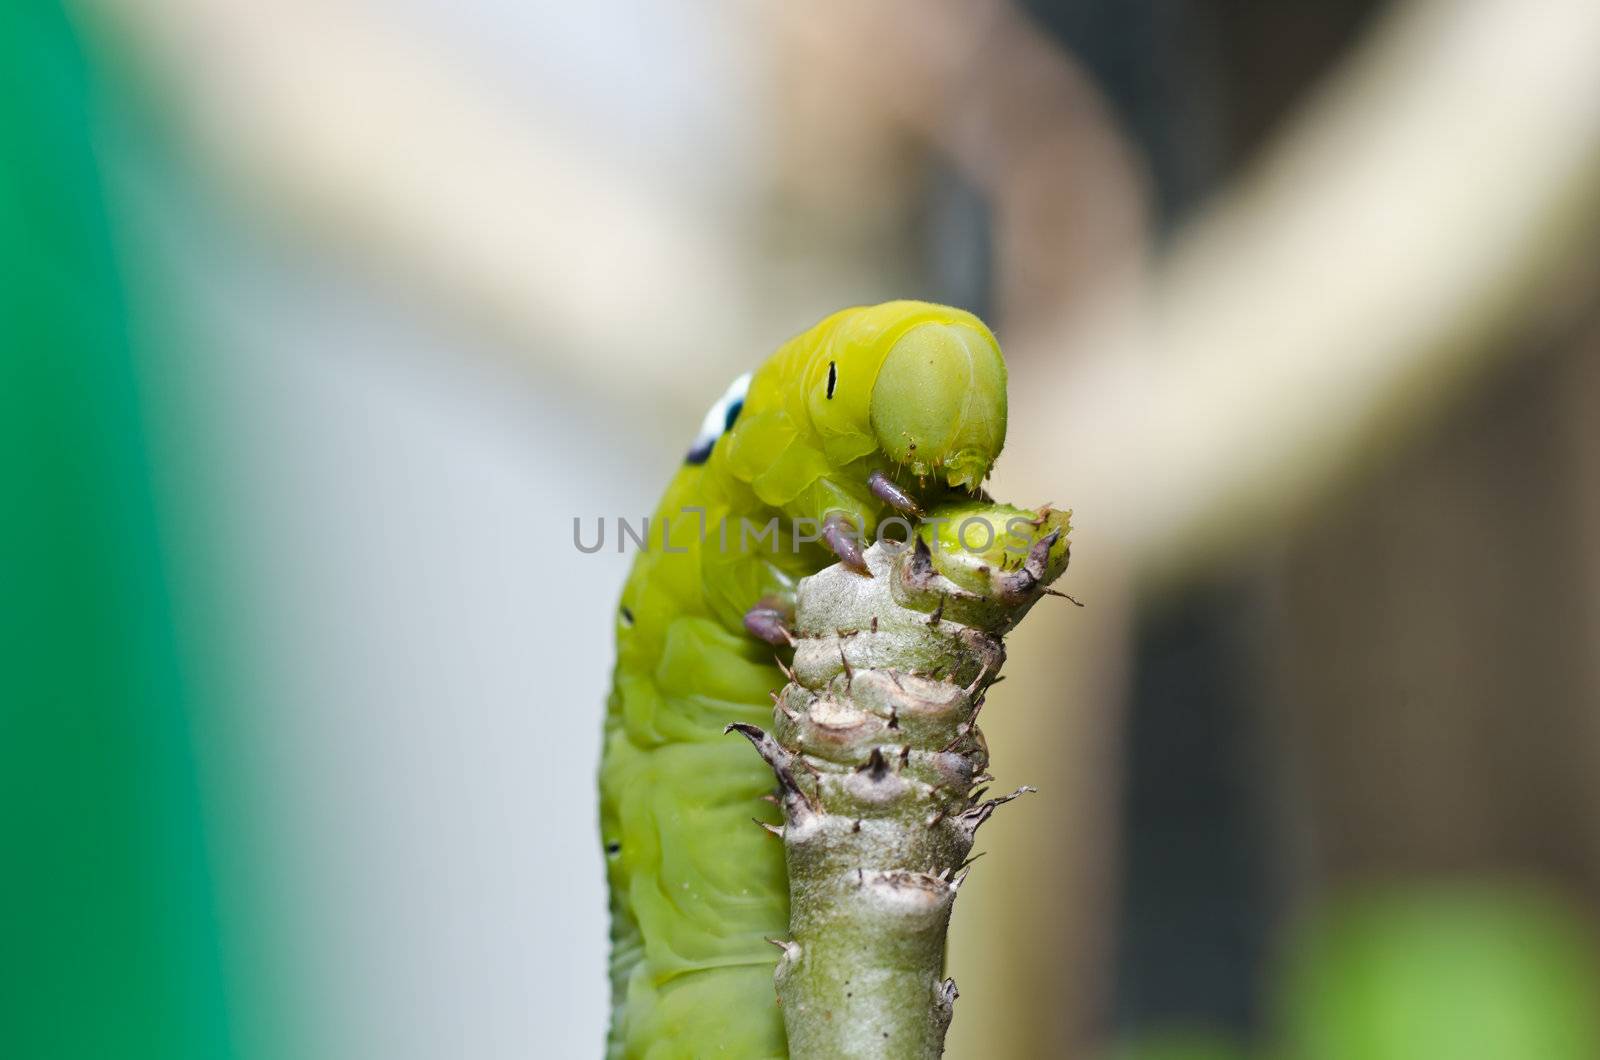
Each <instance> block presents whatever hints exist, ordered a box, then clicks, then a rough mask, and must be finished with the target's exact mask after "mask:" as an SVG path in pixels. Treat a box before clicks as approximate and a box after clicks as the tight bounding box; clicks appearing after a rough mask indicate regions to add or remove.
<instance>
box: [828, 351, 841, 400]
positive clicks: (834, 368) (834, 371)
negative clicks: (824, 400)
mask: <svg viewBox="0 0 1600 1060" xmlns="http://www.w3.org/2000/svg"><path fill="white" fill-rule="evenodd" d="M838 385H839V368H838V365H837V363H836V362H834V361H829V362H828V400H829V401H832V400H833V388H834V387H836V386H838Z"/></svg>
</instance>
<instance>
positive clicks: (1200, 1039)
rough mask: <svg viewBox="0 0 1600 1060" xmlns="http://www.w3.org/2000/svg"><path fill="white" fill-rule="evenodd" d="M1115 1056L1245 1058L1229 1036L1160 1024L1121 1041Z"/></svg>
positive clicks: (1132, 1059) (1123, 1059) (1142, 1059)
mask: <svg viewBox="0 0 1600 1060" xmlns="http://www.w3.org/2000/svg"><path fill="white" fill-rule="evenodd" d="M1112 1055H1113V1056H1114V1057H1115V1060H1245V1057H1246V1055H1247V1054H1246V1053H1245V1051H1244V1049H1243V1048H1242V1047H1241V1046H1240V1045H1239V1043H1238V1042H1237V1041H1235V1040H1234V1039H1233V1038H1232V1037H1231V1036H1229V1035H1227V1034H1224V1033H1222V1032H1221V1031H1216V1030H1211V1029H1209V1028H1203V1027H1162V1028H1158V1029H1155V1030H1150V1031H1145V1032H1142V1033H1140V1034H1138V1035H1136V1036H1134V1037H1132V1038H1129V1039H1128V1040H1126V1041H1124V1042H1123V1043H1121V1044H1120V1045H1119V1046H1118V1047H1117V1049H1116V1051H1115V1052H1114V1053H1113V1054H1112Z"/></svg>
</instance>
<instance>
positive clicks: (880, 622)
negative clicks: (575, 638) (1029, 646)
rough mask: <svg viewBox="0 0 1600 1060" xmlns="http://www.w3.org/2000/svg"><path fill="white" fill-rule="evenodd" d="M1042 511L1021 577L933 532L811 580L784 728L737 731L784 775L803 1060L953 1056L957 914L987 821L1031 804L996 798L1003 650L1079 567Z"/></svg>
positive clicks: (792, 984)
mask: <svg viewBox="0 0 1600 1060" xmlns="http://www.w3.org/2000/svg"><path fill="white" fill-rule="evenodd" d="M964 511H966V512H973V511H976V512H979V513H981V515H980V517H981V518H984V519H986V520H988V521H989V522H991V524H999V523H1004V522H1005V521H1006V518H1007V516H1008V515H1010V516H1012V518H1013V519H1015V514H1014V513H1017V511H1018V510H1017V509H1010V508H1002V507H998V506H995V507H984V508H968V509H964ZM1022 514H1023V515H1025V516H1027V517H1028V520H1029V521H1028V523H1027V526H1028V528H1029V535H1030V536H1031V540H1029V541H1027V542H1026V543H1025V544H1024V545H1023V546H1022V548H1021V549H1020V550H1018V554H1016V555H1015V556H1013V557H1012V559H1011V561H1010V563H1009V564H1008V562H1007V560H1006V555H1005V554H1004V553H1002V552H1000V551H999V550H998V548H995V549H990V550H989V551H988V552H986V553H973V552H965V551H961V552H941V551H934V552H930V549H929V548H928V543H929V541H933V542H934V544H935V549H936V550H937V547H938V544H939V538H938V535H937V534H934V535H931V536H930V535H929V534H928V532H927V528H926V527H923V528H920V529H919V533H918V537H917V539H916V546H915V547H914V548H907V547H903V546H902V547H900V548H899V549H892V548H891V547H889V546H886V545H885V544H882V543H880V544H877V545H874V546H873V547H872V548H871V549H869V550H867V552H866V562H867V566H868V569H869V570H870V571H871V573H872V575H873V576H872V577H870V578H865V577H862V576H860V575H859V574H856V573H853V572H851V571H849V570H846V569H845V568H844V567H843V566H841V565H836V566H833V567H830V568H828V569H827V570H824V571H821V572H820V573H818V574H816V575H814V576H813V577H811V578H808V579H805V580H804V581H802V582H801V584H800V587H799V593H798V599H797V608H796V634H795V637H796V645H795V659H794V670H793V674H792V680H791V681H790V683H789V684H788V686H787V687H786V688H785V689H784V690H783V692H782V694H781V695H780V696H779V699H778V703H777V707H776V709H775V711H774V722H775V724H774V730H773V733H771V734H768V733H765V732H762V731H761V730H760V729H759V728H756V727H755V726H752V725H738V726H731V727H730V728H733V729H737V730H738V731H739V732H741V733H743V734H744V735H745V736H746V737H748V738H749V739H750V741H751V742H752V743H753V744H754V745H755V747H756V749H757V751H758V752H760V754H761V755H762V757H763V758H765V759H766V760H767V762H768V763H769V764H770V765H771V766H772V768H773V771H774V773H775V774H776V775H777V778H778V787H779V794H780V801H781V804H782V806H783V811H784V821H785V824H784V827H783V829H782V835H783V841H784V847H785V851H786V855H787V859H788V867H789V894H790V921H789V923H790V932H791V939H790V940H789V941H786V942H779V943H778V944H779V945H781V946H782V948H783V951H784V952H783V956H782V957H781V958H780V960H779V963H778V968H777V972H776V976H775V978H776V983H777V991H778V998H779V1001H780V1003H781V1004H782V1005H783V1012H784V1024H785V1027H786V1028H787V1032H788V1038H789V1053H790V1056H791V1057H793V1058H795V1060H809V1058H814V1057H815V1058H820V1057H828V1058H835V1057H908V1058H910V1057H915V1058H922V1057H932V1058H936V1057H938V1056H940V1055H941V1054H942V1053H943V1050H944V1036H945V1030H946V1028H947V1027H948V1026H949V1024H950V1017H951V1012H952V1005H953V1003H954V1001H955V998H956V987H955V982H954V981H953V980H950V979H947V978H945V977H944V952H945V934H946V929H947V928H948V926H949V921H950V912H951V907H952V905H953V904H954V902H955V897H956V894H957V893H958V892H959V891H960V888H961V884H962V881H963V880H964V879H965V878H966V860H967V856H968V854H969V853H970V851H971V849H972V843H973V838H974V835H975V833H976V832H977V829H978V827H979V826H980V825H981V824H983V822H984V821H985V820H987V819H988V818H989V815H990V814H991V813H993V812H994V809H995V807H996V806H998V805H1000V804H1001V803H1004V802H1007V801H1009V800H1010V799H1012V798H1015V797H1016V795H1017V794H1021V792H1020V791H1018V792H1016V793H1013V794H1012V795H1006V796H1003V797H1000V798H992V799H984V798H983V796H984V793H985V790H986V789H985V788H984V787H983V785H984V784H985V783H986V782H987V781H988V780H990V779H991V778H989V777H988V775H987V774H986V773H985V769H986V767H987V765H988V751H987V748H986V747H985V745H984V741H983V736H982V734H981V733H980V732H979V731H978V728H977V726H976V719H977V716H978V712H979V710H981V709H982V706H983V700H984V694H985V692H986V690H987V688H988V686H989V685H990V684H991V683H993V682H994V680H995V679H996V677H997V676H998V672H999V669H1000V664H1001V663H1002V662H1003V660H1004V658H1005V650H1004V648H1003V646H1002V643H1001V637H1002V636H1003V634H1004V633H1005V632H1006V631H1007V630H1009V629H1010V628H1011V627H1012V626H1013V625H1014V624H1015V623H1016V621H1017V620H1018V619H1020V618H1021V617H1022V615H1023V614H1024V613H1025V612H1026V611H1027V610H1028V608H1030V607H1031V606H1032V605H1033V604H1034V603H1035V602H1036V601H1037V600H1038V599H1039V598H1040V597H1041V596H1042V595H1043V594H1044V593H1045V591H1046V588H1045V587H1046V585H1047V584H1048V583H1049V582H1050V581H1052V580H1054V578H1055V577H1057V576H1059V574H1060V573H1061V571H1062V570H1064V569H1065V567H1066V561H1067V548H1066V542H1065V536H1064V534H1065V529H1066V517H1065V515H1062V514H1057V513H1050V512H1048V511H1046V512H1044V513H1040V514H1038V515H1035V513H1031V512H1028V513H1022ZM1008 566H1009V567H1012V568H1014V569H1008ZM775 941H776V940H775Z"/></svg>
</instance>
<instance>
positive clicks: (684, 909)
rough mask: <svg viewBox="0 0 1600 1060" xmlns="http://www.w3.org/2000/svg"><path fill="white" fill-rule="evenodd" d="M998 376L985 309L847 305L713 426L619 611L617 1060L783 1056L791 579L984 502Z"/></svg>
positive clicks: (606, 816) (658, 516) (613, 721)
mask: <svg viewBox="0 0 1600 1060" xmlns="http://www.w3.org/2000/svg"><path fill="white" fill-rule="evenodd" d="M1005 383H1006V369H1005V363H1004V360H1003V359H1002V357H1001V355H1000V349H999V346H998V344H997V342H996V341H995V338H994V336H993V334H992V333H991V332H990V331H989V329H988V328H987V327H985V326H984V325H983V323H982V322H981V321H980V320H978V319H977V318H976V317H975V316H973V315H972V314H970V313H967V312H964V311H962V310H959V309H952V308H949V307H945V306H938V305H932V304H929V303H924V302H907V301H902V302H889V303H884V304H882V305H877V306H867V307H857V308H853V309H846V310H843V311H841V312H839V313H836V314H834V315H833V316H830V317H828V318H827V319H825V320H823V321H822V322H821V323H819V324H817V325H816V326H815V327H813V328H812V329H810V330H809V331H806V332H804V333H803V334H801V335H799V336H796V337H795V338H793V339H791V340H789V341H788V342H787V343H785V344H784V345H783V346H782V347H780V348H779V349H778V351H777V352H776V353H775V354H773V355H772V357H771V358H769V359H768V360H767V362H766V363H765V364H763V365H762V366H761V367H760V368H759V369H758V370H756V371H755V372H754V373H753V374H752V375H750V376H748V377H746V378H742V379H741V380H738V381H736V382H735V384H734V386H733V387H731V388H730V389H729V392H728V393H727V394H726V395H724V397H723V399H722V400H721V401H719V402H718V403H717V404H716V405H714V406H713V408H712V410H711V412H710V413H708V414H707V417H706V420H705V423H704V425H703V427H702V431H701V434H700V435H699V436H698V437H697V438H696V439H695V442H694V445H693V446H692V447H691V449H690V451H689V453H688V456H687V458H686V460H685V463H684V466H683V467H682V468H681V469H680V470H679V471H678V473H677V474H676V475H675V476H674V478H673V480H672V482H671V483H670V484H669V485H668V487H667V490H666V493H665V495H664V496H663V498H662V500H661V502H660V505H659V506H658V508H657V509H656V512H655V514H654V515H653V516H652V518H651V524H652V534H653V535H654V536H653V539H652V542H651V547H649V548H647V549H646V550H644V551H641V552H640V554H639V556H638V558H637V560H636V561H635V563H634V567H633V570H632V572H631V573H630V575H629V577H628V580H627V583H626V585H625V587H624V589H623V593H622V600H621V604H620V606H619V607H618V610H617V619H616V623H617V624H616V640H617V662H616V669H615V673H614V676H613V684H612V691H611V695H610V697H609V700H608V703H607V710H606V720H605V733H604V752H603V760H602V765H601V771H600V793H601V820H600V831H601V840H602V843H603V848H604V851H605V857H606V863H607V875H608V880H609V883H610V889H611V917H612V929H611V934H612V954H611V962H610V977H611V989H612V1017H611V1028H610V1034H609V1037H608V1042H607V1054H608V1056H609V1057H613V1058H618V1057H662V1058H667V1057H704V1056H731V1057H741V1058H746V1057H785V1056H787V1047H786V1044H785V1038H784V1029H783V1020H782V1016H781V1013H780V1012H779V1010H778V1007H777V1004H776V1001H775V997H774V990H773V969H774V966H775V965H776V963H777V957H778V953H777V951H776V950H774V949H773V947H772V946H770V945H769V944H768V941H767V940H768V939H770V938H773V937H777V936H781V935H782V934H783V933H784V932H785V931H786V930H787V924H788V880H787V876H786V873H785V865H784V852H783V845H782V843H780V842H779V841H777V840H776V839H774V838H773V837H772V836H771V835H768V834H767V833H766V831H764V830H763V829H761V828H758V827H756V826H755V825H753V824H752V823H751V819H752V818H755V819H756V821H757V822H758V823H764V824H768V825H773V826H775V825H777V824H778V823H779V822H780V821H781V815H780V814H779V812H778V809H777V807H776V806H774V805H772V804H771V802H770V801H763V797H764V796H766V797H768V798H769V799H770V797H771V794H772V792H773V775H772V773H771V771H770V770H768V769H767V768H766V767H765V765H764V764H763V763H762V762H761V761H760V760H759V759H758V758H756V757H755V756H753V755H751V754H750V753H749V749H748V748H747V747H744V746H742V744H741V742H740V741H737V740H729V739H728V738H726V737H725V736H724V735H723V732H724V727H725V726H727V725H729V724H730V723H738V724H744V725H763V724H767V723H769V720H770V715H771V710H772V694H773V693H774V691H775V690H776V689H778V688H780V687H781V686H782V685H783V684H784V677H783V675H782V670H781V669H780V665H781V656H782V655H784V654H787V653H788V648H787V647H786V646H785V645H786V644H787V642H788V637H789V634H788V631H787V629H786V627H785V622H786V621H787V620H788V616H789V615H790V614H792V609H793V600H794V590H795V585H796V583H797V582H798V580H799V579H800V578H802V577H805V576H806V575H809V574H813V573H815V572H817V571H818V570H821V569H822V568H823V567H826V566H828V565H830V564H832V563H834V562H835V561H836V560H843V561H844V562H845V563H846V564H847V565H849V566H851V567H853V568H855V569H857V570H859V571H860V572H861V573H860V576H862V577H868V576H870V575H869V574H868V572H867V570H866V565H865V563H864V562H862V548H863V547H864V543H863V542H862V539H863V538H865V537H869V536H871V535H874V534H875V533H876V532H877V530H878V528H879V524H880V523H881V522H882V521H884V520H885V519H886V518H888V517H890V516H894V515H896V514H900V513H906V514H920V511H921V506H922V505H933V504H939V503H943V502H947V501H951V500H954V499H966V498H970V497H971V496H972V494H973V493H976V492H978V491H979V490H980V487H981V484H982V482H983V480H984V479H985V478H986V477H987V475H988V473H989V471H990V469H991V467H992V466H993V463H994V460H995V457H996V456H998V455H999V452H1000V449H1001V447H1002V446H1003V444H1004V441H1005V430H1006V393H1005Z"/></svg>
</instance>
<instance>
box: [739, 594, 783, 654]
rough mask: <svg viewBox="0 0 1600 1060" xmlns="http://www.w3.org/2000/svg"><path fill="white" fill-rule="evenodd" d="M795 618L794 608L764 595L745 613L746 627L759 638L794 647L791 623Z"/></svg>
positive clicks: (776, 644)
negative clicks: (790, 628)
mask: <svg viewBox="0 0 1600 1060" xmlns="http://www.w3.org/2000/svg"><path fill="white" fill-rule="evenodd" d="M793 619H794V612H793V609H792V608H790V607H786V606H784V604H783V603H782V602H781V601H778V600H774V599H773V598H772V597H770V596H768V597H763V598H762V599H761V600H760V601H759V602H758V603H757V604H756V605H755V606H754V607H752V608H750V610H748V611H746V612H745V613H744V628H745V631H746V632H748V633H749V634H750V635H751V636H752V637H755V638H756V639H757V640H764V641H766V642H767V643H768V644H772V645H775V646H777V647H780V648H781V647H793V646H794V634H793V633H791V632H790V630H789V624H790V622H792V621H793Z"/></svg>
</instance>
